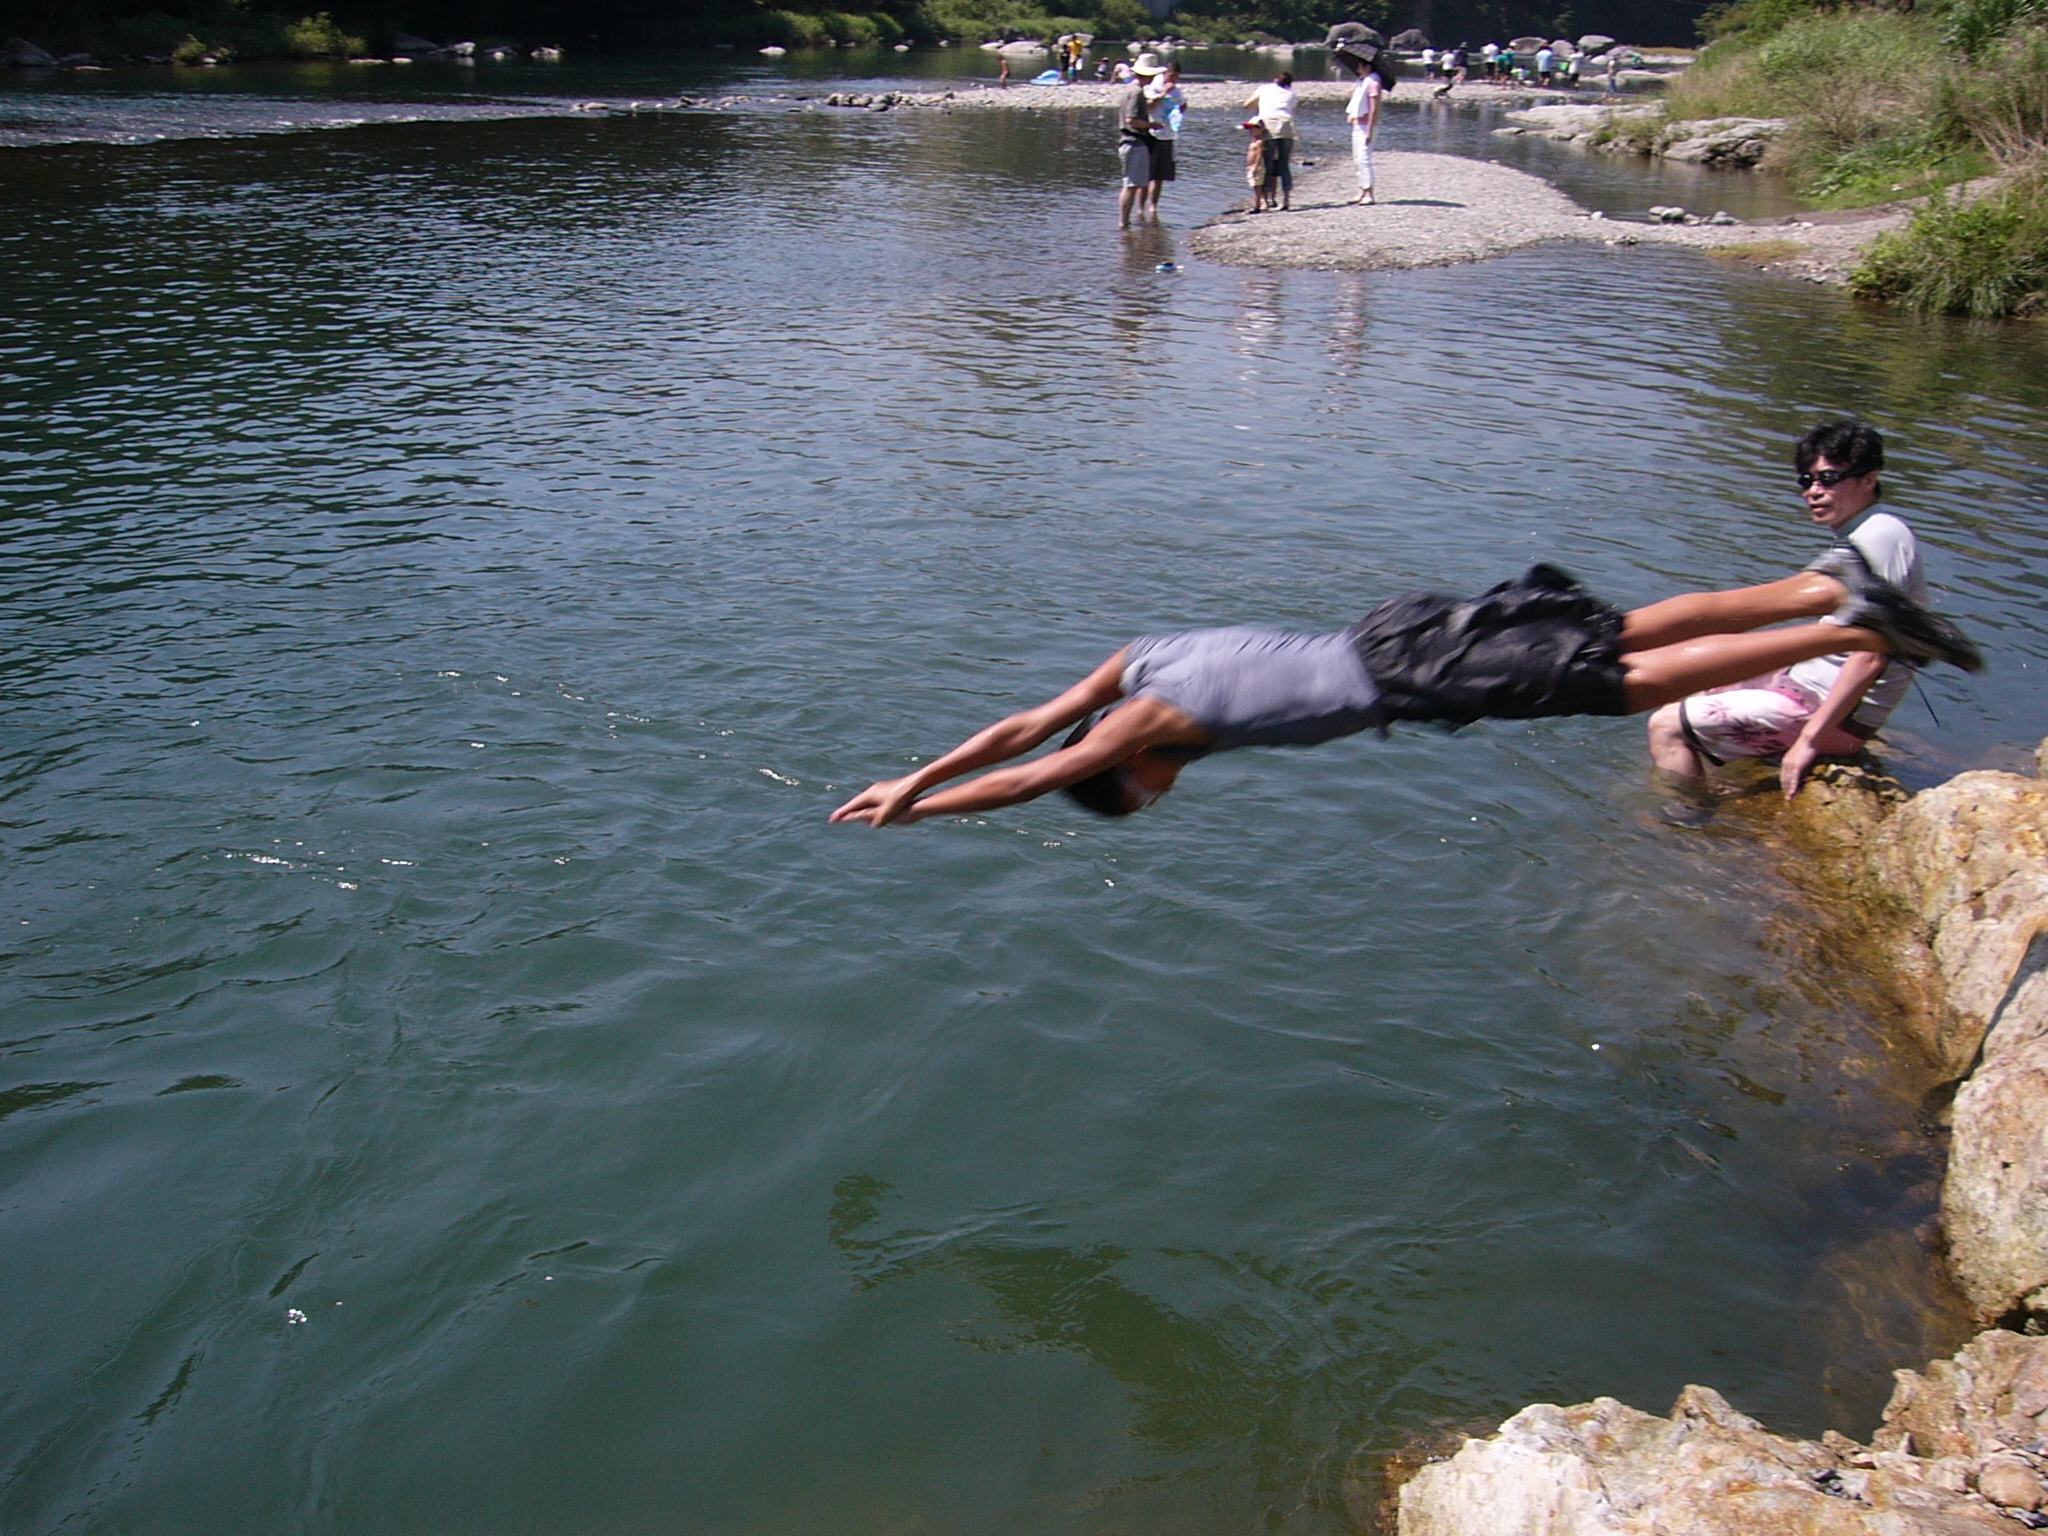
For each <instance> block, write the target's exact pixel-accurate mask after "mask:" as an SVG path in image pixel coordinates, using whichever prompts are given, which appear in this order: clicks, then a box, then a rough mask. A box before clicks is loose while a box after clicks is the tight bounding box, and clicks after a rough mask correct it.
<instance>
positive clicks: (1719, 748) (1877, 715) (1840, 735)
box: [1649, 421, 1927, 808]
mask: <svg viewBox="0 0 2048 1536" xmlns="http://www.w3.org/2000/svg"><path fill="white" fill-rule="evenodd" d="M1792 463H1793V467H1794V468H1795V469H1797V471H1798V479H1799V494H1800V499H1801V500H1802V501H1804V502H1805V504H1806V515H1807V517H1808V518H1809V519H1810V520H1811V521H1812V522H1813V524H1814V526H1816V527H1817V528H1821V529H1824V530H1825V531H1827V532H1828V533H1830V534H1832V535H1833V536H1834V540H1835V544H1834V547H1833V548H1832V549H1830V550H1829V551H1828V552H1827V553H1826V554H1825V555H1823V556H1821V558H1820V559H1819V560H1817V561H1815V562H1814V564H1813V565H1812V566H1810V567H1809V568H1808V569H1811V570H1823V569H1824V570H1829V571H1833V570H1835V569H1836V568H1838V567H1839V566H1840V565H1841V564H1842V563H1843V562H1845V561H1846V562H1849V563H1851V564H1854V565H1860V566H1862V567H1864V568H1866V569H1868V570H1869V571H1871V572H1874V573H1875V574H1876V575H1877V576H1879V577H1881V578H1882V579H1883V580H1885V581H1886V582H1888V583H1890V584H1891V585H1892V586H1894V587H1896V588H1898V589H1899V590H1900V591H1901V592H1903V593H1905V594H1906V595H1907V596H1908V597H1910V598H1911V599H1912V600H1913V601H1914V602H1916V603H1924V602H1925V601H1926V600H1927V580H1926V577H1925V576H1924V575H1922V574H1921V570H1920V548H1919V545H1918V544H1917V543H1916V542H1915V541H1914V538H1913V530H1912V529H1910V528H1908V527H1907V526H1906V525H1905V523H1904V522H1902V521H1901V520H1900V519H1898V518H1896V517H1894V516H1892V514H1891V513H1889V512H1880V511H1878V510H1877V501H1878V497H1879V496H1880V495H1881V494H1882V488H1881V487H1880V485H1879V483H1878V478H1877V477H1878V473H1879V471H1881V470H1882V469H1883V468H1884V439H1883V437H1881V436H1880V435H1879V434H1878V432H1877V430H1876V429H1875V428H1873V427H1867V426H1864V425H1862V424H1861V423H1859V422H1853V421H1827V422H1822V423H1821V424H1820V425H1819V426H1817V427H1815V428H1814V429H1813V430H1812V431H1811V432H1808V433H1807V434H1806V436H1804V437H1802V438H1801V439H1800V440H1799V442H1798V444H1797V445H1796V446H1795V447H1794V448H1793V450H1792ZM1823 622H1826V621H1823ZM1912 676H1913V672H1912V668H1911V666H1910V665H1909V664H1908V663H1906V662H1902V661H1887V659H1886V658H1885V657H1883V656H1878V655H1871V654H1868V653H1856V654H1851V653H1848V652H1846V651H1843V652H1836V653H1832V654H1829V655H1825V656H1819V657H1813V658H1809V659H1807V660H1804V661H1801V662H1799V663H1798V664H1796V665H1791V666H1786V667H1783V668H1781V669H1779V670H1776V671H1770V670H1762V671H1759V673H1758V674H1756V675H1754V676H1751V677H1748V678H1742V679H1738V680H1736V681H1735V682H1734V683H1732V684H1731V685H1729V686H1727V687H1723V688H1717V689H1715V690H1714V691H1712V692H1710V693H1702V694H1698V695H1695V696H1693V697H1691V698H1685V699H1680V700H1679V701H1678V702H1677V703H1675V704H1667V705H1666V706H1664V707H1663V708H1662V709H1659V710H1658V711H1657V712H1656V713H1655V714H1653V715H1651V716H1650V721H1649V731H1650V757H1651V759H1652V761H1654V762H1655V763H1656V765H1657V767H1658V769H1659V770H1660V771H1661V773H1662V774H1663V776H1664V779H1665V781H1666V783H1667V785H1668V786H1669V787H1671V788H1673V789H1676V790H1677V791H1678V792H1679V793H1680V795H1681V796H1682V797H1683V798H1684V799H1686V800H1688V801H1690V802H1691V803H1693V804H1694V805H1696V806H1699V807H1702V808H1704V807H1705V806H1707V805H1709V804H1711V796H1710V795H1709V793H1708V790H1707V780H1706V771H1707V765H1708V764H1709V763H1711V764H1714V765H1716V766H1719V765H1720V764H1722V763H1725V762H1727V761H1728V760H1729V759H1731V758H1737V757H1750V758H1776V759H1777V760H1778V781H1779V784H1780V786H1781V787H1782V788H1783V789H1784V792H1785V798H1786V799H1788V800H1789V799H1791V798H1792V797H1793V796H1794V795H1796V794H1798V793H1799V786H1800V784H1801V783H1802V782H1804V780H1805V778H1806V775H1807V772H1808V770H1809V769H1811V768H1812V767H1813V764H1814V762H1815V761H1816V760H1817V759H1819V758H1823V757H1851V756H1854V755H1855V754H1856V753H1858V752H1860V751H1862V750H1863V748H1864V745H1865V744H1866V743H1867V742H1868V741H1869V740H1870V738H1871V737H1873V736H1875V735H1876V734H1877V732H1878V730H1879V728H1880V727H1882V726H1883V724H1884V723H1885V720H1886V718H1887V717H1889V716H1890V714H1891V712H1892V711H1893V710H1894V709H1896V708H1897V707H1898V705H1899V703H1900V702H1901V701H1902V700H1903V699H1904V698H1905V696H1906V689H1907V686H1908V685H1909V684H1910V683H1911V681H1912Z"/></svg>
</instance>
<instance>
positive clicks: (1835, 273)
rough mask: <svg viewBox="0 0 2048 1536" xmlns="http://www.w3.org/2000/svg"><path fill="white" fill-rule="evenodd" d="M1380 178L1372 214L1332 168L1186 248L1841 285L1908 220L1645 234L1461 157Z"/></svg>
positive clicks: (1388, 160)
mask: <svg viewBox="0 0 2048 1536" xmlns="http://www.w3.org/2000/svg"><path fill="white" fill-rule="evenodd" d="M1374 169H1375V173H1376V178H1377V181H1378V187H1377V189H1376V191H1377V195H1378V197H1379V201H1378V202H1376V203H1374V204H1372V205H1370V206H1367V207H1360V206H1357V205H1355V204H1353V203H1352V201H1351V200H1352V198H1353V197H1355V196H1356V195H1357V191H1358V183H1357V179H1356V177H1355V175H1354V173H1353V171H1352V168H1351V165H1350V162H1349V160H1348V159H1347V160H1342V161H1337V162H1334V163H1330V164H1325V165H1319V166H1317V167H1315V168H1314V169H1313V170H1311V171H1309V172H1307V173H1306V174H1305V175H1303V176H1302V177H1300V178H1298V179H1297V181H1296V185H1295V195H1294V207H1293V209H1292V210H1291V211H1290V212H1287V213H1274V214H1258V215H1252V214H1247V213H1243V212H1237V211H1233V212H1230V213H1225V214H1222V215H1219V216H1218V217H1217V218H1215V219H1213V220H1211V221H1210V222H1209V223H1208V224H1205V225H1204V226H1202V228H1201V229H1199V230H1197V231H1196V232H1195V235H1194V237H1193V239H1192V241H1191V242H1190V244H1191V246H1192V248H1193V250H1194V251H1195V253H1196V254H1197V255H1199V256H1202V257H1203V258H1205V259H1207V260H1210V261H1217V262H1223V263H1225V264H1227V265H1231V266H1250V267H1307V268H1311V269H1316V270H1323V271H1332V270H1335V271H1347V270H1348V271H1376V270H1383V269H1391V268H1407V267H1440V266H1452V265H1456V264H1458V263H1461V262H1468V261H1483V260H1485V259H1487V258H1488V257H1492V256H1500V255H1505V254H1506V253H1507V252H1509V251H1514V250H1520V249H1522V248H1523V247H1525V246H1531V245H1540V244H1542V243H1544V242H1546V241H1552V240H1580V241H1589V242H1594V243H1598V244H1602V245H1610V246H1635V245H1678V246H1687V247H1690V248H1692V249H1695V250H1702V251H1706V252H1709V253H1710V254H1714V255H1719V256H1722V257H1725V258H1727V259H1730V260H1735V261H1740V262H1742V263H1744V264H1745V265H1748V266H1753V267H1756V268H1758V269H1760V270H1766V271H1774V272H1780V273H1784V274H1787V275H1791V276H1796V277H1802V278H1807V279H1809V280H1812V281H1815V282H1828V283H1840V282H1843V281H1846V279H1847V275H1848V273H1849V271H1850V270H1851V269H1852V268H1853V267H1854V265H1855V262H1856V260H1857V258H1858V256H1859V254H1860V253H1861V251H1862V249H1863V247H1864V246H1865V245H1867V244H1868V243H1869V242H1870V241H1871V240H1873V239H1875V238H1876V237H1877V236H1878V235H1880V234H1882V233H1884V232H1885V231H1887V230H1890V229H1896V228H1897V227H1899V226H1900V225H1901V224H1902V223H1904V222H1905V219H1906V214H1905V213H1904V211H1902V210H1900V209H1895V208H1892V209H1879V210H1874V211H1869V212H1864V213H1847V214H1832V215H1815V216H1813V217H1811V218H1805V219H1795V220H1790V221H1781V222H1778V223H1773V224H1744V223H1742V222H1741V221H1739V220H1729V221H1728V222H1726V223H1717V222H1705V221H1702V222H1698V223H1692V224H1687V223H1682V222H1680V223H1669V224H1661V223H1660V224H1639V223H1632V222H1624V221H1621V220H1616V219H1608V218H1605V217H1603V216H1601V215H1600V214H1598V213H1593V212H1589V211H1588V210H1586V209H1584V208H1581V207H1579V205H1578V204H1576V203H1574V202H1573V201H1572V200H1571V199H1570V198H1568V197H1566V196H1565V195H1564V194H1563V193H1562V192H1560V191H1558V190H1557V189H1556V188H1555V187H1552V186H1551V185H1550V184H1549V183H1548V182H1545V181H1544V180H1543V179H1542V178H1540V177H1537V176H1531V175H1529V174H1528V173H1527V172H1524V171H1517V170H1513V169H1511V168H1509V167H1507V166H1502V165H1494V164H1491V163H1489V162H1486V161H1481V160H1468V159H1465V158H1463V157H1462V156H1457V155H1438V154H1420V153H1411V152H1404V151H1389V152H1385V153H1381V154H1378V155H1376V156H1375V157H1374ZM1707 217H1708V218H1712V217H1713V215H1712V214H1709V215H1708V216H1707Z"/></svg>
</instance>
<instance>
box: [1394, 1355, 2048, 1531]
mask: <svg viewBox="0 0 2048 1536" xmlns="http://www.w3.org/2000/svg"><path fill="white" fill-rule="evenodd" d="M2044 1411H2048V1339H2030V1338H2022V1337H2021V1336H2020V1335H2019V1334H2016V1333H2005V1332H2002V1331H1995V1332H1991V1333H1986V1334H1982V1335H1980V1336H1979V1337H1978V1338H1976V1339H1974V1340H1972V1341H1971V1343H1969V1344H1968V1345H1966V1346H1965V1347H1964V1348H1963V1349H1962V1350H1961V1351H1959V1352H1958V1353H1957V1355H1956V1357H1955V1358H1954V1359H1953V1360H1938V1361H1936V1362H1934V1364H1932V1365H1930V1366H1929V1367H1928V1368H1927V1372H1926V1374H1925V1375H1921V1374H1919V1373H1917V1372H1914V1371H1900V1372H1899V1373H1898V1387H1897V1389H1896V1390H1895V1391H1894V1392H1893V1393H1892V1399H1891V1402H1890V1404H1889V1405H1888V1406H1887V1407H1886V1408H1885V1413H1884V1426H1883V1428H1881V1429H1879V1430H1878V1432H1877V1433H1876V1434H1875V1435H1874V1436H1872V1437H1871V1444H1869V1445H1867V1446H1864V1445H1858V1444H1857V1443H1856V1442H1855V1441H1853V1440H1850V1439H1849V1438H1848V1437H1847V1436H1845V1435H1838V1434H1834V1433H1832V1432H1830V1433H1829V1434H1828V1435H1827V1436H1825V1437H1824V1438H1823V1439H1821V1440H1818V1441H1814V1440H1793V1439H1788V1438H1786V1437H1785V1436H1782V1435H1774V1434H1772V1433H1770V1432H1769V1431H1768V1430H1766V1429H1765V1428H1764V1427H1763V1426H1762V1425H1761V1424H1759V1423H1758V1422H1757V1421H1756V1420H1755V1419H1752V1418H1750V1417H1748V1416H1747V1415H1745V1414H1742V1413H1738V1412H1736V1410H1735V1409H1733V1408H1731V1407H1730V1406H1729V1405H1728V1403H1727V1401H1726V1400H1725V1399H1724V1398H1723V1397H1722V1396H1721V1394H1720V1393H1718V1392H1716V1391H1714V1390H1713V1389H1712V1388H1710V1387H1698V1386H1693V1387H1687V1388H1686V1389H1685V1390H1684V1391H1683V1392H1681V1393H1679V1395H1678V1401H1677V1403H1676V1404H1674V1405H1673V1407H1672V1409H1671V1414H1670V1416H1669V1417H1668V1418H1661V1419H1660V1418H1657V1417H1655V1416H1654V1415H1652V1414H1647V1413H1644V1412H1642V1411H1640V1410H1639V1409H1635V1408H1630V1407H1627V1406H1626V1405H1624V1404H1622V1403H1618V1402H1616V1401H1615V1400H1614V1399H1613V1398H1611V1397H1602V1398H1595V1399H1594V1400H1593V1401H1592V1402H1590V1403H1580V1404H1578V1405H1577V1406H1575V1407H1571V1408H1558V1407H1554V1406H1552V1405H1551V1404H1549V1403H1537V1404H1534V1405H1533V1406H1531V1407H1528V1408H1524V1409H1523V1410H1522V1411H1521V1412H1520V1413H1518V1414H1516V1415H1515V1416H1514V1417H1513V1418H1512V1419H1509V1420H1508V1421H1507V1423H1505V1424H1503V1425H1502V1426H1501V1427H1500V1431H1499V1433H1497V1434H1495V1435H1493V1436H1491V1437H1489V1438H1488V1439H1485V1440H1468V1441H1466V1442H1465V1444H1464V1446H1463V1447H1462V1448H1461V1449H1460V1450H1459V1452H1458V1453H1457V1455H1455V1456H1453V1457H1452V1458H1451V1459H1450V1460H1449V1461H1442V1462H1437V1463H1435V1464H1434V1465H1431V1466H1427V1467H1424V1468H1423V1469H1422V1470H1421V1471H1420V1472H1418V1473H1417V1474H1416V1475H1415V1477H1414V1478H1412V1479H1411V1480H1410V1481H1409V1482H1408V1483H1407V1484H1406V1485H1405V1486H1404V1487H1403V1488H1402V1489H1401V1491H1400V1536H2013V1533H2014V1532H2016V1531H2017V1530H2018V1529H2019V1528H2020V1526H2019V1524H2018V1523H2017V1522H2016V1521H2015V1520H2014V1518H2013V1516H2012V1515H2011V1514H2009V1513H2008V1511H2015V1510H2016V1511H2018V1512H2020V1513H2021V1514H2031V1513H2032V1512H2033V1511H2034V1510H2035V1509H2036V1508H2037V1507H2039V1505H2040V1504H2041V1503H2042V1501H2043V1484H2042V1474H2043V1471H2044V1470H2048V1460H2044V1459H2043V1457H2042V1456H2041V1455H2040V1454H2039V1452H2038V1451H2037V1450H2036V1449H2034V1448H2035V1447H2038V1446H2039V1445H2040V1444H2041V1435H2042V1430H2043V1425H2042V1421H2041V1414H2042V1413H2043V1412H2044Z"/></svg>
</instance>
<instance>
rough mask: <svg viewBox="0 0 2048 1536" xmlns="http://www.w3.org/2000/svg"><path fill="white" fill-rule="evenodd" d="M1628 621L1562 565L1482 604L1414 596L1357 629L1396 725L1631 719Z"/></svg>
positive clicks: (1380, 610)
mask: <svg viewBox="0 0 2048 1536" xmlns="http://www.w3.org/2000/svg"><path fill="white" fill-rule="evenodd" d="M1621 623H1622V615H1621V612H1620V611H1619V610H1618V609H1615V608H1610V607H1609V606H1608V605H1607V604H1605V603H1603V602H1601V601H1600V600H1599V599H1598V598H1596V597H1594V596H1593V595H1592V593H1590V592H1588V591H1587V590H1586V589H1585V588H1584V587H1581V586H1580V585H1579V584H1578V583H1577V582H1576V581H1574V580H1573V579H1572V578H1571V577H1569V576H1567V575H1566V574H1565V573H1564V572H1563V571H1560V570H1558V569H1557V568H1556V567H1554V566H1548V565H1538V566H1533V567H1531V568H1530V570H1529V571H1528V572H1527V573H1526V574H1525V575H1523V576H1522V577H1521V578H1520V579H1519V580H1516V581H1504V582H1502V583H1501V584H1500V585H1499V586H1497V587H1495V588H1493V589H1492V590H1491V591H1488V592H1485V593H1483V594H1481V595H1480V596H1478V597H1476V598H1466V599H1460V598H1454V597H1444V596H1442V595H1440V594H1438V593H1435V592H1410V593H1409V594H1407V595H1406V596H1405V597H1396V598H1391V599H1389V600H1388V601H1387V602H1384V603H1381V604H1380V605H1379V607H1377V608H1375V609H1373V611H1372V612H1371V613H1369V614H1367V615H1366V616H1365V617H1364V618H1363V619H1360V620H1359V621H1358V623H1357V624H1356V625H1355V626H1353V628H1352V631H1351V633H1352V637H1353V639H1354V640H1355V641H1356V642H1357V645H1358V654H1359V656H1360V657H1361V659H1363V660H1364V662H1365V669H1366V671H1367V672H1368V673H1370V674H1371V676H1372V680H1373V682H1374V683H1375V684H1377V685H1378V687H1379V690H1380V704H1381V707H1382V708H1383V709H1384V710H1385V711H1386V715H1387V718H1388V719H1389V720H1432V721H1436V722H1437V723H1439V724H1442V725H1448V726H1451V727H1453V728H1455V727H1457V726H1461V725H1470V724H1471V723H1472V722H1473V721H1474V720H1485V719H1495V720H1534V719H1537V718H1540V717H1542V716H1546V715H1625V714H1627V713H1628V706H1627V703H1626V702H1625V701H1624V699H1623V695H1622V679H1623V675H1624V673H1623V668H1622V664H1621Z"/></svg>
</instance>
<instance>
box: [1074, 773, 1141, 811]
mask: <svg viewBox="0 0 2048 1536" xmlns="http://www.w3.org/2000/svg"><path fill="white" fill-rule="evenodd" d="M1061 793H1062V794H1064V795H1066V796H1067V797H1068V798H1070V799H1072V800H1075V801H1078V802H1079V803H1080V804H1081V805H1083V806H1085V807H1087V808H1088V809H1089V810H1091V811H1093V812H1094V813H1095V814H1096V815H1098V816H1128V815H1130V814H1131V812H1133V811H1135V810H1136V809H1137V806H1135V805H1133V804H1132V803H1131V802H1132V801H1133V800H1135V799H1136V798H1137V797H1136V796H1135V795H1133V794H1132V793H1131V786H1130V784H1129V782H1128V781H1127V780H1126V778H1125V776H1124V771H1123V769H1121V768H1105V769H1103V770H1102V772H1100V773H1095V774H1090V775H1089V776H1088V777H1087V778H1085V779H1082V780H1081V781H1080V782H1078V783H1075V784H1068V785H1066V786H1064V787H1063V788H1062V790H1061Z"/></svg>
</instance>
